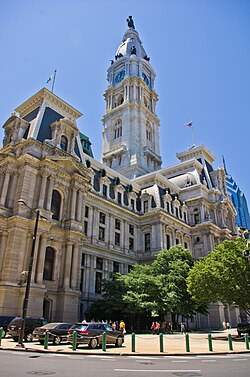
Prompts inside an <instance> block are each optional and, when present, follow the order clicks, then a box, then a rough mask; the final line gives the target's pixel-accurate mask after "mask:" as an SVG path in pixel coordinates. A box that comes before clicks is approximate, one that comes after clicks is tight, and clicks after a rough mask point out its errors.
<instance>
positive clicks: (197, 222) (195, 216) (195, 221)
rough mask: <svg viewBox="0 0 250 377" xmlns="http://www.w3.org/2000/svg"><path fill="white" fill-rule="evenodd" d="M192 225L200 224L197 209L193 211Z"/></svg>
mask: <svg viewBox="0 0 250 377" xmlns="http://www.w3.org/2000/svg"><path fill="white" fill-rule="evenodd" d="M194 223H195V224H199V223H200V213H199V210H198V208H195V210H194Z"/></svg>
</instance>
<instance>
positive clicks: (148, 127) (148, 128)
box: [146, 122, 152, 141]
mask: <svg viewBox="0 0 250 377" xmlns="http://www.w3.org/2000/svg"><path fill="white" fill-rule="evenodd" d="M151 129H152V127H151V124H150V123H149V122H146V139H147V140H148V141H152V130H151Z"/></svg>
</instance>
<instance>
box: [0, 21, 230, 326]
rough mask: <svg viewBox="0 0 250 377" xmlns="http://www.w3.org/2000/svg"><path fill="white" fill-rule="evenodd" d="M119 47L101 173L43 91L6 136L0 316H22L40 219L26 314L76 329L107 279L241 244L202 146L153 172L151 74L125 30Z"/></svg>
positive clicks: (217, 317)
mask: <svg viewBox="0 0 250 377" xmlns="http://www.w3.org/2000/svg"><path fill="white" fill-rule="evenodd" d="M132 37H133V38H134V42H135V41H136V43H135V50H132V52H133V54H131V48H132V47H133V46H134V45H133V46H130V44H129V43H130V41H131V38H132ZM122 43H123V44H122V45H121V46H120V47H119V49H118V52H117V55H119V54H122V56H120V57H119V58H117V59H116V62H114V63H113V64H112V65H111V68H109V70H108V75H109V77H110V86H109V88H108V89H107V91H106V93H105V98H106V104H107V108H106V114H105V115H104V120H103V125H104V132H103V153H102V155H103V162H98V161H97V160H95V159H94V158H93V157H92V156H91V155H89V154H86V153H85V152H86V148H85V149H84V146H83V145H82V140H83V138H82V137H80V133H79V130H78V127H77V123H76V120H77V118H79V116H81V113H80V112H78V111H77V110H76V109H74V108H73V107H72V106H70V105H69V104H67V103H66V102H64V101H63V100H62V99H60V98H58V97H57V96H56V95H55V94H53V93H51V92H50V91H48V90H47V89H45V88H43V89H42V90H40V91H39V92H38V93H36V94H35V95H34V96H32V97H31V98H30V99H28V100H27V101H26V102H25V103H24V104H22V105H21V106H19V107H18V108H17V109H16V111H15V113H13V115H12V116H11V117H10V118H9V119H8V120H7V121H6V123H5V124H4V126H3V128H4V131H5V137H4V142H3V147H2V149H1V150H0V313H1V314H4V315H20V314H21V313H22V303H23V297H24V291H25V281H26V271H27V269H28V265H29V258H30V251H31V245H32V237H33V234H34V225H35V218H36V211H37V210H39V211H40V219H39V225H38V236H37V239H36V245H35V256H34V262H33V272H32V281H31V291H30V300H29V310H28V314H29V315H33V316H35V315H36V316H45V317H46V318H47V319H49V320H51V321H52V320H53V321H60V320H68V321H76V320H81V319H82V318H83V315H84V312H85V310H86V309H87V308H88V306H89V305H90V304H91V303H92V302H94V301H95V300H97V299H99V298H100V297H101V281H102V280H103V279H106V278H109V276H110V273H111V272H114V271H119V272H121V273H127V272H128V271H129V269H130V267H131V266H132V265H133V264H135V263H151V262H152V260H153V259H154V258H155V256H156V255H157V254H158V253H159V251H160V250H161V249H166V248H170V247H171V246H173V245H176V244H178V243H179V244H182V245H183V246H184V247H186V248H188V249H189V250H190V251H191V252H192V254H193V256H194V258H199V257H200V256H203V255H206V254H207V253H208V252H209V251H211V250H213V248H214V246H215V245H216V244H219V243H221V242H222V241H223V240H225V239H232V238H233V237H235V235H236V234H237V228H236V225H235V209H234V207H233V205H232V203H231V201H230V200H229V199H228V198H227V196H226V187H225V172H224V170H223V169H221V168H219V169H218V170H214V169H213V166H212V164H213V161H214V156H213V155H212V153H211V152H210V151H209V150H208V149H207V148H206V147H205V146H203V145H201V146H194V147H192V148H189V149H188V150H187V151H185V152H182V153H178V154H177V157H178V159H179V163H178V164H176V165H174V166H170V167H167V168H163V169H161V157H160V151H159V134H158V127H159V120H158V118H157V116H156V114H155V103H156V100H157V94H156V92H155V91H154V89H153V83H154V77H155V73H154V71H153V68H152V67H151V65H150V64H149V60H148V59H149V58H148V57H147V56H146V54H145V55H144V53H145V51H144V50H143V48H142V46H141V42H140V40H139V36H138V33H137V32H136V31H135V30H134V29H133V28H132V29H131V28H129V30H128V31H127V32H126V33H125V35H124V38H123V42H122ZM121 51H123V53H122V52H121ZM135 52H136V53H137V55H136V54H135ZM117 55H116V56H117ZM123 67H125V68H124V69H123ZM138 67H139V68H138ZM124 70H125V72H124V73H120V72H123V71H124ZM118 73H119V75H118ZM128 73H129V74H128ZM137 73H138V74H137ZM142 73H144V76H143V75H142ZM116 75H118V76H116ZM126 75H127V77H126ZM145 75H146V76H145ZM116 77H117V78H116ZM147 80H149V81H147ZM126 88H127V89H126ZM126 93H127V97H126ZM136 93H137V94H136ZM119 95H121V96H120V97H119ZM118 97H119V98H120V99H119V98H118ZM144 97H145V101H144V99H143V98H144ZM146 97H147V98H146ZM122 98H123V100H122ZM146 100H147V101H148V102H147V101H146ZM114 101H117V102H116V106H114V103H115V102H114ZM119 101H120V102H119ZM147 103H150V104H151V105H150V106H146V104H147ZM149 125H150V127H149ZM132 129H133V130H132ZM133 132H135V133H136V135H137V136H136V135H135V134H134V133H133ZM118 139H119V140H118ZM120 157H121V160H120V163H119V162H118V161H119V158H120ZM230 310H231V309H230ZM211 313H212V317H211V318H210V317H209V316H208V317H204V316H198V318H197V319H196V320H195V321H196V322H195V326H200V327H209V326H210V324H211V321H212V320H213V323H212V326H213V327H219V326H221V322H222V321H223V320H225V319H228V318H229V314H228V313H229V310H228V309H227V308H226V310H225V308H224V306H223V307H222V305H217V306H213V307H212V308H211ZM234 313H235V311H234ZM230 315H231V318H236V319H235V321H237V315H233V314H232V313H231V314H230Z"/></svg>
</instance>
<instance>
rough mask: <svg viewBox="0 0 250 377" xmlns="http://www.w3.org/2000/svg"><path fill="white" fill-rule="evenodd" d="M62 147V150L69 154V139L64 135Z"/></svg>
mask: <svg viewBox="0 0 250 377" xmlns="http://www.w3.org/2000/svg"><path fill="white" fill-rule="evenodd" d="M60 147H61V149H62V150H63V151H65V152H67V149H68V139H67V138H66V136H64V135H62V137H61V143H60Z"/></svg>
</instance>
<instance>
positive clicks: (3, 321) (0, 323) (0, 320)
mask: <svg viewBox="0 0 250 377" xmlns="http://www.w3.org/2000/svg"><path fill="white" fill-rule="evenodd" d="M13 318H14V317H13V316H8V315H1V316H0V327H2V329H3V332H2V338H4V337H5V335H6V334H7V330H8V325H9V323H10V322H11V321H12V319H13Z"/></svg>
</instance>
